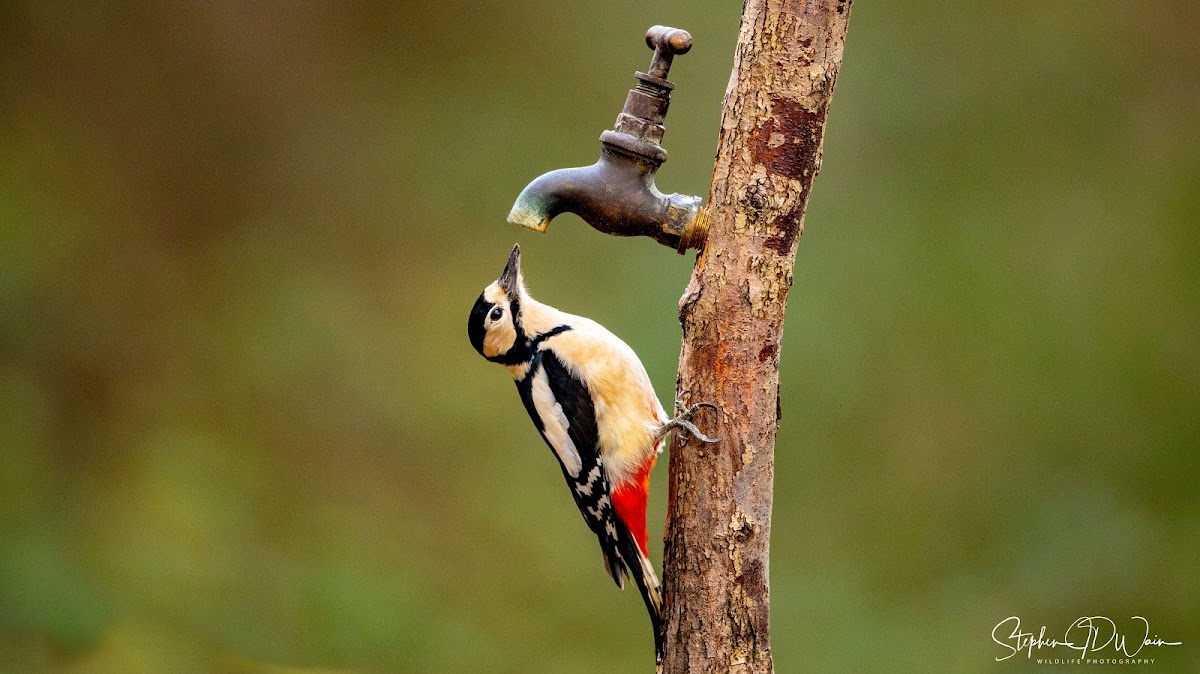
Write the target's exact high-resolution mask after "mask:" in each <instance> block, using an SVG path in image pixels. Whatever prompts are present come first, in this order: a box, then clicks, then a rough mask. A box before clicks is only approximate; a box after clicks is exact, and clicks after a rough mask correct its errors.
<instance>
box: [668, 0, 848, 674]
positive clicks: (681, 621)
mask: <svg viewBox="0 0 1200 674" xmlns="http://www.w3.org/2000/svg"><path fill="white" fill-rule="evenodd" d="M851 2H852V0H807V1H805V0H746V2H745V5H744V7H743V10H742V23H741V29H740V32H739V35H738V45H737V53H736V55H735V58H734V68H733V77H732V78H731V79H730V83H729V89H728V91H726V94H725V102H724V111H723V115H722V120H721V135H720V141H719V148H718V152H717V159H716V167H715V169H714V171H713V182H712V188H711V190H710V192H709V202H708V203H709V205H708V214H709V220H710V229H709V235H708V242H707V244H706V246H705V248H704V249H703V250H702V251H701V253H700V254H699V255H698V256H697V258H696V266H695V269H694V271H693V273H692V278H691V282H690V283H689V284H688V287H687V290H686V291H685V292H684V295H683V297H682V298H681V299H680V303H679V316H680V322H681V323H682V325H683V348H682V350H681V353H680V356H679V382H678V389H679V394H678V395H679V397H680V398H681V399H683V400H684V401H685V402H688V403H694V402H700V401H704V402H713V403H715V404H716V405H717V407H718V411H717V412H716V417H715V421H716V423H715V424H714V423H713V422H714V417H713V413H711V412H704V413H701V415H700V419H699V421H700V423H701V429H702V430H705V431H706V432H708V433H709V434H712V433H713V430H712V429H714V428H715V434H716V437H718V438H719V443H718V444H715V445H704V444H701V443H700V442H698V441H696V440H694V439H693V440H690V441H688V442H681V440H680V439H678V438H677V439H676V441H675V445H674V447H673V449H672V452H671V462H670V477H669V480H670V492H669V496H668V499H669V506H668V512H667V534H666V552H665V555H664V563H663V566H664V569H663V575H664V581H665V599H666V606H665V620H666V626H665V630H666V635H665V637H666V655H665V658H664V660H663V662H662V664H661V666H660V670H659V671H661V672H665V673H666V674H682V673H684V672H689V673H698V672H722V673H724V672H771V671H772V668H773V665H772V660H771V646H770V636H769V630H768V607H769V593H768V582H767V578H768V568H769V565H768V560H767V552H768V543H769V539H770V534H771V497H772V493H771V492H772V484H773V481H774V449H775V431H776V428H777V425H778V422H779V415H780V411H779V345H780V340H781V338H782V336H783V318H784V308H785V306H786V303H787V293H788V288H789V287H790V286H791V283H792V267H793V265H794V263H795V257H796V245H797V243H798V241H799V238H800V234H801V231H802V229H803V222H804V210H805V206H806V204H807V202H808V195H809V191H810V189H811V187H812V182H813V178H814V177H815V176H816V174H817V170H818V169H819V168H820V164H821V142H822V138H823V137H824V132H825V115H826V111H827V110H828V107H829V100H830V97H831V95H832V94H833V86H834V82H835V81H836V79H837V74H838V69H839V67H840V66H841V62H842V48H843V45H844V43H845V36H846V25H847V22H848V20H849V15H850V5H851Z"/></svg>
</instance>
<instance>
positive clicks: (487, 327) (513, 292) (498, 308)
mask: <svg viewBox="0 0 1200 674" xmlns="http://www.w3.org/2000/svg"><path fill="white" fill-rule="evenodd" d="M523 297H525V286H524V280H523V279H522V278H521V246H519V245H517V246H513V249H512V253H511V254H509V256H508V262H507V263H506V264H505V265H504V271H502V272H500V278H498V279H496V280H495V281H493V282H492V283H491V284H489V285H488V287H486V288H484V289H483V292H482V293H480V295H479V299H477V300H475V306H474V307H473V308H472V309H471V317H470V318H469V319H468V320H467V335H468V336H469V337H470V338H471V345H472V346H474V347H475V350H476V351H478V352H479V353H480V355H482V356H483V357H484V358H487V359H488V360H490V361H494V362H498V363H506V364H507V363H509V362H510V361H512V362H521V361H522V360H523V354H521V353H518V352H520V351H522V347H523V346H524V344H525V342H526V338H525V331H524V330H523V329H522V327H521V299H522V298H523Z"/></svg>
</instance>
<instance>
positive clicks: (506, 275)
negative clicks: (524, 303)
mask: <svg viewBox="0 0 1200 674" xmlns="http://www.w3.org/2000/svg"><path fill="white" fill-rule="evenodd" d="M496 283H498V284H499V285H500V289H501V290H503V291H504V294H505V295H508V297H509V298H510V299H512V298H515V297H517V295H518V294H520V288H521V246H520V244H518V245H515V246H513V249H512V253H511V254H509V256H508V263H507V264H505V265H504V271H503V272H501V273H500V278H499V279H498V280H497V281H496Z"/></svg>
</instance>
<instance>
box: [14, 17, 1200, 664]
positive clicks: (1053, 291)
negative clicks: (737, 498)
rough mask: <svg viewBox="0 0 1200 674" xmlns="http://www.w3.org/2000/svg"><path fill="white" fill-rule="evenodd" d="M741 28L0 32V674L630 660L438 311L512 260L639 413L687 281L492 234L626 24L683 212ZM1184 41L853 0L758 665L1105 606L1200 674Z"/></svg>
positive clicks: (605, 110)
mask: <svg viewBox="0 0 1200 674" xmlns="http://www.w3.org/2000/svg"><path fill="white" fill-rule="evenodd" d="M739 14H740V7H739V3H734V2H727V3H715V2H706V3H697V2H685V1H683V0H673V1H662V2H656V3H643V2H632V1H625V2H607V3H588V4H571V3H562V2H545V1H534V2H523V3H492V4H479V3H472V2H463V1H461V0H441V1H439V2H418V3H397V4H390V3H383V2H364V3H336V2H301V3H288V2H278V1H276V2H262V3H241V2H233V1H231V0H218V1H214V2H207V3H186V2H174V1H168V2H161V3H144V4H143V3H133V2H116V3H95V4H94V6H92V5H89V4H87V3H68V2H53V1H45V0H40V1H34V0H28V1H19V2H13V1H11V0H10V1H9V2H5V3H3V4H2V5H0V449H2V452H3V454H2V456H0V459H2V460H0V670H3V671H12V672H24V671H43V670H50V671H66V672H84V671H87V672H124V671H130V672H138V671H148V672H149V671H219V670H229V671H277V670H276V668H282V667H306V668H307V667H311V668H324V669H347V670H354V671H425V672H443V671H446V672H449V671H500V672H534V671H539V672H613V671H616V672H625V671H649V662H650V658H651V640H650V635H649V632H648V629H647V624H646V618H645V615H644V612H643V608H642V606H641V602H640V601H639V600H638V598H637V596H636V594H630V593H629V592H624V593H621V592H617V591H615V590H614V588H613V587H612V583H611V580H609V579H607V578H606V576H605V574H604V573H603V569H602V566H601V561H600V556H599V554H598V552H597V550H596V548H595V541H594V538H593V537H592V536H591V535H590V534H589V533H588V532H587V531H586V529H585V528H584V526H583V525H582V522H581V520H580V518H579V515H578V514H577V513H576V512H575V510H574V508H573V506H572V504H571V501H570V498H569V496H568V494H567V491H566V489H565V487H564V485H563V484H562V482H561V476H560V474H559V469H558V467H557V466H556V464H555V462H554V461H553V460H552V458H551V455H550V453H549V450H547V449H546V448H545V447H544V446H543V445H542V443H541V441H540V439H539V438H538V437H537V434H536V432H535V431H534V429H533V427H532V425H531V424H530V423H529V421H528V419H527V418H526V417H525V414H524V411H523V410H522V407H521V404H520V402H519V400H518V397H517V396H516V394H515V392H514V391H513V388H512V384H511V382H510V380H509V379H508V375H507V373H505V372H504V371H502V370H501V369H500V368H497V367H495V366H494V365H490V364H488V363H486V362H484V361H483V360H482V359H481V358H479V357H478V355H477V354H475V353H474V351H473V350H472V349H471V347H470V345H469V343H468V341H467V339H466V333H465V322H466V315H467V312H468V310H469V308H470V306H471V304H472V303H473V302H474V300H475V297H476V296H477V294H478V293H479V291H480V289H481V288H482V287H483V286H484V285H485V284H487V283H488V282H489V281H491V280H492V279H494V278H495V276H496V275H497V274H498V273H499V270H500V267H501V266H502V265H503V262H504V259H505V257H506V255H507V253H508V250H509V248H510V247H511V246H512V244H513V242H514V241H517V242H520V243H521V245H522V246H524V247H525V253H526V255H525V268H526V275H527V280H528V283H529V285H530V287H531V289H532V290H533V292H534V293H535V295H537V296H538V297H539V298H540V299H542V300H544V301H546V302H548V303H551V304H553V305H556V306H558V307H560V308H563V309H565V310H568V311H572V312H574V313H580V314H584V315H587V316H591V317H593V318H595V319H597V320H599V321H601V322H602V323H604V324H605V325H607V326H608V327H609V328H611V329H612V330H613V331H614V332H616V333H617V334H618V335H621V336H623V337H624V338H625V339H626V340H627V341H628V342H629V343H630V344H631V345H632V346H633V347H634V348H635V349H636V350H637V351H638V352H639V353H640V354H641V356H642V359H643V360H644V362H645V363H646V366H647V368H648V369H649V371H650V373H651V376H652V377H653V380H654V382H655V385H656V387H657V389H658V392H659V395H660V397H662V398H663V399H664V400H669V399H670V396H671V393H672V386H673V383H674V375H675V368H676V359H677V355H678V349H679V328H678V323H677V319H676V301H677V299H678V297H679V295H680V293H681V291H682V289H683V286H684V285H685V283H686V281H687V278H688V275H689V273H690V266H691V261H690V258H691V256H688V258H683V257H680V256H678V255H676V254H675V253H674V252H672V251H670V250H668V249H666V248H663V247H661V246H657V245H654V244H652V243H650V242H648V241H645V240H621V239H616V238H612V237H605V236H602V235H600V234H598V233H596V232H595V231H593V230H591V229H590V228H587V227H586V226H584V225H583V224H582V223H581V222H580V221H579V220H578V219H577V218H575V217H574V216H564V217H563V218H561V220H558V221H555V223H554V225H553V226H552V227H551V229H550V232H549V234H547V235H538V234H534V233H531V232H528V231H523V230H518V229H516V228H514V227H512V226H510V225H507V224H505V223H504V216H505V215H506V213H507V212H508V208H509V206H510V205H511V203H512V200H513V199H514V197H515V196H516V194H517V193H518V192H519V190H520V189H521V188H522V187H523V186H524V185H525V183H526V182H527V181H529V180H530V179H532V178H533V177H534V176H536V175H538V174H539V173H541V172H543V171H546V170H549V169H552V168H557V167H561V166H570V165H579V164H586V163H590V162H591V161H593V160H594V157H595V155H596V152H597V149H598V144H597V140H596V139H597V136H598V134H599V133H600V132H601V131H602V130H604V129H607V128H610V126H611V124H612V122H613V120H614V119H615V116H616V114H617V112H618V111H619V110H620V107H621V104H622V102H623V101H624V97H625V93H626V91H627V90H628V89H629V88H630V87H631V86H632V85H633V84H634V80H633V78H632V73H633V71H634V70H635V69H637V68H644V67H645V66H646V65H647V63H648V62H649V61H648V60H649V56H650V53H649V51H648V50H647V49H646V48H645V46H644V44H643V43H642V33H643V32H644V30H645V29H646V28H647V27H648V26H649V25H651V24H654V23H665V24H670V25H675V26H681V27H685V28H687V29H689V30H690V31H692V33H693V34H694V36H695V42H696V46H695V48H694V49H693V50H692V52H691V53H690V54H688V55H687V56H686V57H683V58H680V59H678V60H677V61H676V66H675V68H674V70H673V71H672V79H673V80H674V81H675V82H676V83H677V84H678V89H677V91H676V95H675V97H674V104H673V107H672V111H671V115H670V117H669V119H668V123H667V127H668V134H667V138H666V143H665V144H666V147H667V148H668V149H669V151H670V153H671V159H670V161H669V162H668V163H667V164H666V165H665V166H664V168H663V169H662V171H661V172H660V178H659V184H660V186H662V187H663V188H664V189H665V190H667V191H680V192H685V193H702V194H707V189H708V181H709V179H710V174H711V170H712V157H713V155H714V152H715V143H716V137H717V126H718V120H719V117H720V104H721V99H722V96H723V94H724V90H725V86H726V83H727V81H728V77H729V69H730V65H731V57H732V52H733V45H734V40H735V37H736V32H737V23H738V19H739ZM1197 25H1200V10H1198V9H1197V5H1196V4H1195V3H1188V2H1183V1H1177V2H1158V3H1144V4H1143V3H1123V2H1097V1H1094V0H1089V1H1087V2H1084V1H1083V0H1079V1H1070V2H1068V1H1063V2H1053V3H1043V2H1029V1H1027V2H989V3H934V2H917V3H911V2H901V1H899V0H890V1H887V2H883V1H879V2H861V3H859V4H858V6H856V7H855V9H854V15H853V19H852V21H851V27H850V38H849V41H848V46H847V49H846V58H845V64H844V66H843V68H842V71H841V77H840V79H839V81H838V86H837V92H836V95H835V98H834V102H833V107H832V110H831V114H830V116H829V128H828V133H827V136H826V142H825V161H824V168H823V170H822V172H821V175H820V177H819V179H818V180H817V183H816V189H815V190H814V192H813V198H812V201H811V203H810V208H809V212H808V218H807V233H806V235H805V236H804V239H803V241H802V242H801V245H800V253H799V257H798V260H797V267H796V277H795V286H794V288H793V291H792V294H791V302H790V304H791V307H790V311H789V316H788V327H787V334H786V340H785V342H784V348H783V354H782V362H783V387H782V396H783V421H782V424H781V426H780V433H779V443H778V447H777V448H776V462H777V463H776V484H775V489H776V494H775V516H774V525H773V533H774V536H773V540H772V553H773V554H772V560H771V590H772V634H771V637H772V645H773V649H774V653H775V657H776V662H777V665H778V670H779V671H780V672H793V671H800V670H812V671H837V670H840V671H937V670H943V671H975V670H989V669H995V670H998V671H1005V670H1012V669H1017V668H1019V667H1018V665H1017V664H1015V662H1014V661H1009V662H1005V663H999V664H997V663H995V662H993V660H992V659H993V658H994V657H995V656H997V655H999V654H1001V653H1002V652H1003V651H1002V650H1001V649H999V648H998V647H997V646H996V645H995V644H993V643H992V642H991V638H990V633H991V630H992V627H993V626H994V625H995V624H996V623H997V622H999V621H1000V620H1001V619H1002V618H1005V617H1007V616H1010V615H1018V616H1021V617H1022V619H1023V620H1024V621H1025V625H1026V626H1027V627H1034V628H1036V627H1037V626H1040V625H1043V624H1045V625H1047V626H1049V630H1050V631H1051V632H1053V631H1055V630H1061V629H1065V627H1066V626H1067V625H1068V624H1069V623H1070V621H1071V620H1073V619H1074V618H1076V617H1078V616H1081V615H1097V614H1099V615H1107V616H1111V617H1113V618H1116V619H1122V620H1127V619H1128V617H1129V616H1131V615H1135V614H1136V615H1144V616H1146V617H1147V618H1148V619H1149V620H1150V621H1151V625H1152V628H1153V629H1154V631H1155V632H1157V633H1160V634H1161V635H1162V636H1163V637H1165V638H1170V639H1175V640H1182V641H1183V642H1184V646H1183V647H1179V648H1173V649H1165V648H1164V649H1160V650H1159V651H1157V652H1155V653H1152V654H1150V655H1151V656H1152V657H1157V658H1158V660H1159V662H1158V664H1157V665H1156V666H1157V667H1158V671H1176V670H1189V669H1190V670H1193V671H1196V670H1200V611H1198V610H1197V608H1198V607H1200V499H1198V498H1197V488H1198V482H1200V479H1198V478H1200V465H1198V464H1200V459H1198V458H1197V457H1198V449H1200V419H1198V413H1200V46H1198V42H1197V38H1196V32H1195V27H1196V26H1197ZM660 466H662V467H660V469H659V472H658V473H657V474H656V476H655V484H656V485H658V486H659V487H661V486H662V485H664V484H665V462H664V463H661V464H660ZM662 491H665V490H662ZM662 491H660V492H658V493H656V494H655V495H654V500H653V502H652V508H651V513H650V524H651V528H652V530H653V531H655V532H656V533H654V534H652V536H651V538H652V539H656V538H657V531H658V530H659V528H660V527H661V524H662V522H663V518H664V512H665V495H664V493H662ZM652 548H655V550H654V552H653V555H654V557H655V560H656V562H657V560H658V559H659V557H660V548H661V546H659V545H658V544H657V543H655V544H653V545H652ZM1052 654H1054V655H1060V656H1061V655H1065V654H1062V653H1061V651H1057V652H1054V653H1052Z"/></svg>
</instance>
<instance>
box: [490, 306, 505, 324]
mask: <svg viewBox="0 0 1200 674" xmlns="http://www.w3.org/2000/svg"><path fill="white" fill-rule="evenodd" d="M503 315H504V308H503V307H495V308H493V309H492V313H491V314H489V315H488V318H490V319H492V320H493V321H498V320H500V317H501V316H503Z"/></svg>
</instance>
